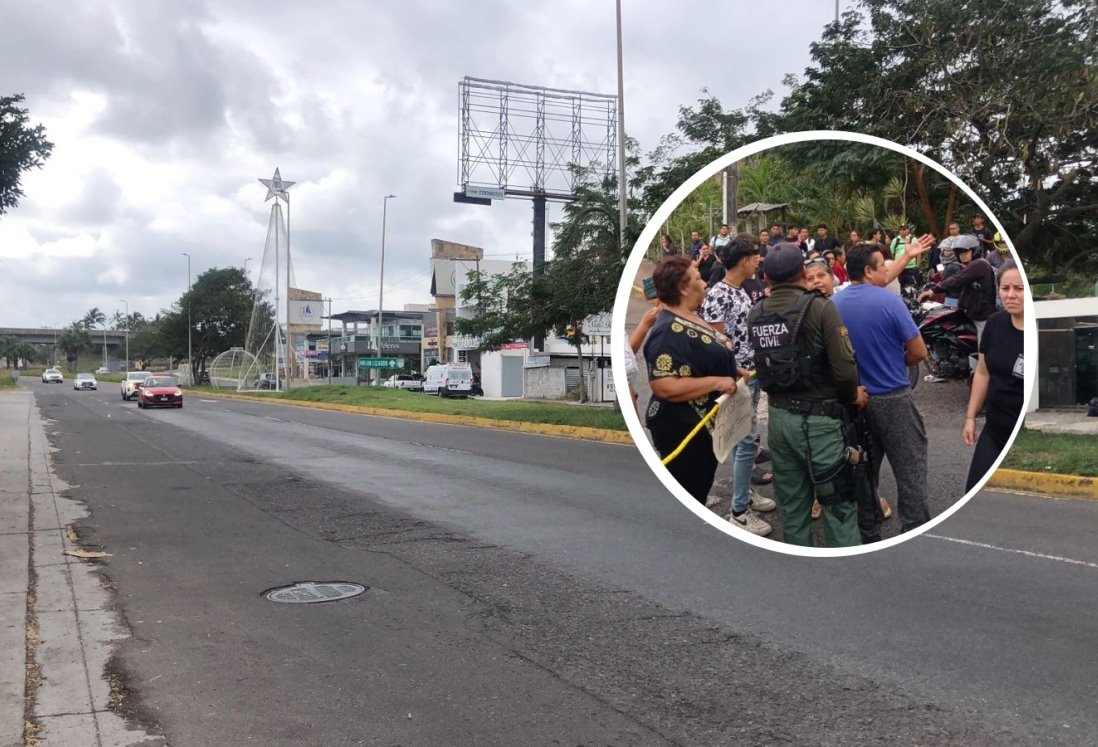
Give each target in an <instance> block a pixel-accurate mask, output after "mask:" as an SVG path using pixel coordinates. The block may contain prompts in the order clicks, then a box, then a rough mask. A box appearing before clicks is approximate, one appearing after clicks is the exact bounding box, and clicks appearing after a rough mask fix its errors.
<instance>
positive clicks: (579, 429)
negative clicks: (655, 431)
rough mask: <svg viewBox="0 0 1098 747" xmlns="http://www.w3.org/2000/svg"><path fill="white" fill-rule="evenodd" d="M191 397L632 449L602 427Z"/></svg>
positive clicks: (628, 439)
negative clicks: (286, 406) (347, 413)
mask: <svg viewBox="0 0 1098 747" xmlns="http://www.w3.org/2000/svg"><path fill="white" fill-rule="evenodd" d="M190 395H191V396H193V397H214V398H221V399H239V400H249V401H252V402H268V403H272V404H276V405H289V406H291V407H305V408H310V409H313V410H334V411H336V412H349V413H353V414H357V415H377V416H380V417H386V418H401V419H403V420H418V421H420V422H424V423H444V424H446V425H465V426H470V427H473V428H492V429H495V430H500V431H518V432H520V433H531V434H534V435H538V436H556V437H558V438H578V439H581V440H584V441H600V442H602V443H608V444H619V445H622V446H632V445H633V437H632V436H630V435H629V432H628V431H611V430H607V429H605V428H588V427H586V426H580V425H549V424H548V423H523V422H519V421H514V420H491V419H489V418H478V417H475V416H472V415H447V414H445V413H433V412H408V411H406V410H389V409H386V408H382V407H366V406H363V405H344V404H340V403H338V402H302V401H299V400H288V399H273V398H270V397H261V396H260V397H255V396H250V395H247V394H228V393H225V392H206V391H203V392H200V393H199V392H194V391H190Z"/></svg>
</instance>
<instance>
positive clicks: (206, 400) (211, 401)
mask: <svg viewBox="0 0 1098 747" xmlns="http://www.w3.org/2000/svg"><path fill="white" fill-rule="evenodd" d="M198 401H199V402H209V403H211V404H217V400H216V399H200V400H198ZM150 682H151V680H150Z"/></svg>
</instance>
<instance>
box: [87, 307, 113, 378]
mask: <svg viewBox="0 0 1098 747" xmlns="http://www.w3.org/2000/svg"><path fill="white" fill-rule="evenodd" d="M81 323H82V324H83V325H84V329H87V330H90V329H91V328H92V327H95V326H98V325H100V324H101V325H103V365H104V366H106V365H107V315H106V314H104V313H103V312H102V311H100V310H99V307H98V306H93V307H92V308H90V309H89V310H88V313H86V314H84V318H83V320H81Z"/></svg>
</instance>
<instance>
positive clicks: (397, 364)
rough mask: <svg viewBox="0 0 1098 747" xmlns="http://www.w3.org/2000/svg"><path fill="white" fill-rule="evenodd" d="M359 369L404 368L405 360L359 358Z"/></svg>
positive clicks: (361, 356) (362, 356)
mask: <svg viewBox="0 0 1098 747" xmlns="http://www.w3.org/2000/svg"><path fill="white" fill-rule="evenodd" d="M358 367H359V368H404V359H403V358H370V357H368V356H365V355H360V356H358Z"/></svg>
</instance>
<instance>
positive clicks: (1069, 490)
mask: <svg viewBox="0 0 1098 747" xmlns="http://www.w3.org/2000/svg"><path fill="white" fill-rule="evenodd" d="M987 487H989V488H1006V489H1008V490H1025V491H1028V492H1032V493H1047V494H1048V495H1064V496H1072V497H1075V498H1089V499H1090V500H1095V501H1098V478H1095V477H1079V476H1076V475H1059V474H1056V473H1052V472H1022V471H1021V470H1014V469H1000V470H996V471H995V474H993V475H992V476H991V479H990V480H988V481H987Z"/></svg>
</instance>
